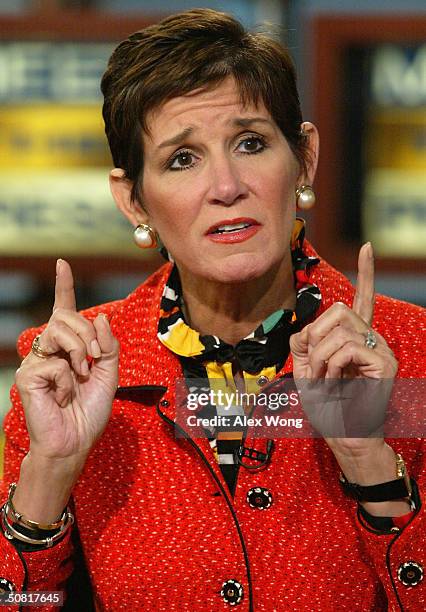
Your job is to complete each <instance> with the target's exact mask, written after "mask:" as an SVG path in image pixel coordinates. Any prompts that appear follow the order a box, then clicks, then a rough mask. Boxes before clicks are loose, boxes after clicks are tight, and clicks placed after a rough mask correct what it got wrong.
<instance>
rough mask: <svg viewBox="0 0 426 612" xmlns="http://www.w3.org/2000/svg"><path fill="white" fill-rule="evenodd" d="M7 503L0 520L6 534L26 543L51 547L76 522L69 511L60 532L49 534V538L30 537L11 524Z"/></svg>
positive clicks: (11, 538) (9, 537)
mask: <svg viewBox="0 0 426 612" xmlns="http://www.w3.org/2000/svg"><path fill="white" fill-rule="evenodd" d="M6 507H7V504H6V505H5V506H4V507H3V509H2V511H1V513H0V521H1V526H2V530H3V533H4V536H5V537H6V538H7V539H8V540H13V539H16V540H19V541H20V542H25V544H35V545H36V546H42V547H45V548H51V547H52V546H53V545H54V544H55V543H56V542H57V541H58V540H61V539H62V538H63V536H64V535H65V533H66V532H67V531H68V529H69V528H70V527H71V525H72V524H73V523H74V516H73V515H72V514H71V512H67V520H66V522H65V523H64V525H63V526H62V527H61V528H60V530H59V531H58V533H55V534H53V535H52V536H48V537H47V538H43V539H41V540H36V539H35V538H30V537H28V536H26V535H24V534H23V533H21V532H20V531H17V530H16V529H15V528H14V527H13V525H11V524H10V523H9V521H8V519H7V512H6Z"/></svg>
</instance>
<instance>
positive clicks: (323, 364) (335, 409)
mask: <svg viewBox="0 0 426 612" xmlns="http://www.w3.org/2000/svg"><path fill="white" fill-rule="evenodd" d="M373 309H374V257H373V252H372V247H371V245H370V244H365V245H364V246H363V247H362V248H361V250H360V254H359V259H358V278H357V284H356V292H355V297H354V301H353V305H352V308H349V307H348V306H346V305H344V304H342V303H339V302H337V303H335V304H333V306H331V307H330V308H329V309H328V310H326V311H325V312H324V313H323V314H322V315H321V316H319V317H318V319H316V320H315V321H314V322H313V323H311V324H309V325H307V326H306V327H305V328H304V329H303V330H302V331H301V332H300V333H297V334H294V335H293V336H291V339H290V347H291V352H292V355H293V362H294V368H293V374H294V378H295V381H296V384H297V386H298V388H299V391H300V390H301V401H302V405H303V408H304V410H305V412H306V414H307V415H308V416H309V418H310V420H311V421H312V423H313V425H314V426H315V428H316V429H318V430H319V431H320V433H322V434H323V435H324V436H325V437H326V438H327V442H328V444H329V445H330V446H331V448H332V449H333V451H343V452H347V451H351V450H353V451H356V452H357V453H359V452H368V450H369V447H371V444H372V441H371V439H370V440H369V439H368V438H369V436H372V437H373V434H374V433H375V431H380V427H381V425H383V420H384V415H385V412H386V406H387V403H388V400H389V394H390V391H391V388H392V384H391V383H392V380H393V378H394V377H395V375H396V372H397V369H398V364H397V362H396V359H395V357H394V355H393V353H392V351H391V349H390V348H389V347H388V345H387V343H386V341H385V340H384V338H383V337H382V336H381V335H380V334H378V333H377V332H373V335H372V332H371V330H370V325H371V321H372V318H373ZM367 334H369V336H370V338H371V340H372V343H373V344H374V343H375V346H374V347H372V346H371V345H370V346H368V342H367V343H366V340H367ZM342 379H343V380H344V381H345V382H343V381H342ZM348 379H349V380H352V381H353V384H352V385H351V384H348V383H349V380H348ZM339 381H342V382H341V383H340V382H339ZM389 383H390V384H389ZM339 394H340V395H339ZM351 394H352V395H353V397H351ZM345 432H349V433H347V435H345ZM335 436H336V437H335ZM376 442H377V438H376Z"/></svg>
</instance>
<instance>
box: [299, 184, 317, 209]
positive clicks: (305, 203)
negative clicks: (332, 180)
mask: <svg viewBox="0 0 426 612" xmlns="http://www.w3.org/2000/svg"><path fill="white" fill-rule="evenodd" d="M314 204H315V192H314V190H313V189H312V187H311V186H310V185H301V186H300V187H298V188H297V189H296V205H297V208H300V209H301V210H309V209H310V208H312V207H313V206H314Z"/></svg>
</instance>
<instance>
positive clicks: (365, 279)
mask: <svg viewBox="0 0 426 612" xmlns="http://www.w3.org/2000/svg"><path fill="white" fill-rule="evenodd" d="M352 310H353V311H354V312H355V313H356V314H357V315H358V316H360V317H361V319H364V321H365V322H366V323H367V325H368V326H370V325H371V321H372V320H373V311H374V254H373V247H372V246H371V243H370V242H367V243H366V244H364V245H363V246H362V247H361V249H360V251H359V256H358V276H357V279H356V288H355V296H354V301H353V304H352Z"/></svg>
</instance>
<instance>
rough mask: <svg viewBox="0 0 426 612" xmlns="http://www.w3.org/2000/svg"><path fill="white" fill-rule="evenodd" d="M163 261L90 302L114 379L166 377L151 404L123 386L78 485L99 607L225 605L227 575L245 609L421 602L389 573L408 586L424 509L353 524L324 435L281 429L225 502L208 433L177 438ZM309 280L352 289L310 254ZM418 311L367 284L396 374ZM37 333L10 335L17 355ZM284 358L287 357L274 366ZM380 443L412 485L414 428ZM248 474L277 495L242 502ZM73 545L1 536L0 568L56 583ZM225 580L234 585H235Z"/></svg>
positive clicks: (423, 562) (406, 360) (15, 428)
mask: <svg viewBox="0 0 426 612" xmlns="http://www.w3.org/2000/svg"><path fill="white" fill-rule="evenodd" d="M309 253H310V254H311V253H313V251H311V250H309ZM169 269H170V268H169V265H166V266H164V267H163V268H162V269H161V270H159V271H158V272H157V273H155V274H154V275H153V276H152V277H150V278H149V279H148V280H147V281H146V282H145V283H144V284H143V285H142V286H141V287H139V288H138V289H136V290H135V291H134V292H133V293H132V294H131V295H130V296H129V297H128V298H126V299H124V300H122V301H118V302H114V303H111V304H106V305H103V306H100V307H97V308H93V309H90V310H88V311H87V312H86V313H85V316H87V317H88V318H89V319H93V318H94V317H95V316H96V315H97V313H98V312H104V313H106V314H107V316H108V317H109V318H110V320H111V326H112V330H113V333H114V334H115V335H116V337H117V338H118V340H119V341H120V344H121V360H120V386H121V387H138V386H142V385H161V386H164V387H167V391H166V392H165V395H164V396H163V398H162V400H161V402H160V403H159V404H158V406H156V405H155V401H154V399H153V397H152V394H151V393H150V392H149V389H145V391H144V389H133V391H132V390H130V391H129V390H127V392H126V391H122V392H121V393H122V394H126V393H127V396H126V397H124V398H123V395H122V397H121V399H116V400H115V401H114V405H113V412H112V416H111V419H110V421H109V424H108V426H107V428H106V430H105V432H104V434H103V436H102V437H101V439H100V440H99V442H98V444H97V445H96V447H95V448H94V449H93V451H92V453H91V455H90V457H89V460H88V462H87V464H86V466H85V469H84V472H83V473H82V475H81V477H80V479H79V481H78V483H77V485H76V486H75V488H74V491H73V503H74V509H75V516H76V521H77V525H78V529H79V534H80V538H81V543H82V549H83V551H84V557H85V560H86V563H87V567H88V571H89V575H90V579H91V583H92V585H93V590H94V596H95V601H96V604H97V606H98V608H99V609H101V610H108V611H111V610H113V611H117V610H144V611H154V610H155V611H158V610H167V611H169V610H175V611H180V610H189V609H193V610H196V611H198V610H212V611H213V610H215V611H222V610H223V611H226V610H229V609H230V603H227V602H226V601H225V599H224V597H223V593H222V594H221V590H222V586H223V584H224V583H225V582H227V581H228V580H230V579H231V580H235V581H237V582H238V583H240V585H241V587H242V592H243V596H242V600H241V602H240V603H239V604H237V605H236V606H235V607H236V608H238V609H240V610H246V611H247V610H255V611H256V612H257V611H259V612H260V611H272V610H280V611H281V610H284V611H285V610H297V611H309V612H311V611H313V610H315V611H316V612H321V611H324V612H329V611H336V612H337V611H339V612H341V611H344V610H348V611H349V610H350V611H353V610H360V611H371V612H373V611H374V612H377V611H379V610H387V609H389V610H404V611H407V612H408V611H409V612H414V611H418V612H420V611H423V610H425V609H426V580H421V581H420V582H419V583H418V584H417V585H416V586H405V585H404V584H403V583H402V582H401V579H400V578H402V579H403V580H405V582H407V580H408V582H407V584H409V582H410V580H411V582H413V581H414V582H415V580H413V578H412V573H411V574H410V567H411V566H403V564H404V563H406V562H413V561H414V562H415V563H416V564H418V565H419V566H420V567H425V566H426V545H425V534H426V515H425V510H424V507H421V508H420V509H419V511H418V513H417V514H416V516H415V517H414V518H413V519H412V520H411V522H410V523H409V524H408V525H407V526H406V527H404V528H402V529H401V530H400V531H394V532H391V533H381V532H375V531H374V530H373V529H372V528H368V527H366V526H364V525H362V524H361V523H360V520H359V519H358V518H357V512H356V503H355V502H354V501H352V500H350V499H348V498H347V497H345V495H344V494H343V492H342V490H341V488H340V485H339V482H338V473H339V469H338V466H337V463H336V461H335V459H334V457H333V455H332V453H331V451H330V450H329V448H328V446H327V445H326V443H325V442H324V441H323V440H321V439H279V440H276V441H275V449H274V452H273V455H272V460H271V462H270V464H269V465H268V467H267V468H266V469H265V470H263V471H260V472H251V471H249V470H245V469H240V472H239V476H238V483H237V487H236V493H235V497H234V499H232V498H230V497H229V496H228V495H227V488H226V485H225V482H224V480H223V477H222V475H221V471H220V469H219V466H218V464H217V463H216V461H215V459H214V457H213V455H212V451H211V449H210V447H209V444H208V441H207V440H196V441H195V442H194V443H192V444H191V442H189V441H188V440H184V439H176V438H175V435H174V432H173V427H172V424H171V423H172V422H173V419H174V414H175V403H174V381H175V379H176V378H177V377H180V376H181V369H180V364H179V362H178V360H177V359H176V357H175V356H174V355H173V354H171V353H170V352H169V351H168V349H167V348H165V347H164V346H163V345H162V344H161V343H160V342H159V340H158V339H157V335H156V334H157V321H158V309H159V302H160V296H161V293H162V289H163V286H164V282H165V280H166V277H167V275H168V272H169ZM312 279H313V282H315V283H316V284H317V285H318V286H319V287H320V289H321V292H322V295H323V303H322V306H321V312H322V311H324V310H325V309H326V308H328V307H329V306H331V305H332V304H333V302H335V301H337V300H339V301H343V302H345V303H346V304H348V305H351V302H352V297H353V288H352V286H351V285H350V283H349V282H348V280H347V279H346V278H345V277H343V276H342V275H341V274H340V273H338V272H337V271H336V270H334V269H333V268H332V267H331V266H329V265H328V264H327V263H325V262H324V261H321V263H320V264H319V265H318V266H317V267H316V268H315V270H314V272H313V276H312ZM424 321H425V313H424V310H423V309H421V308H419V307H417V306H413V305H409V304H405V303H402V302H399V301H397V300H394V299H391V298H387V297H383V296H377V300H376V308H375V319H374V323H373V326H374V328H375V329H377V330H378V331H379V332H380V333H381V334H382V335H383V336H384V337H385V338H386V339H387V341H388V343H389V345H390V347H391V348H392V350H393V351H394V353H395V355H396V357H397V359H398V361H399V376H400V377H406V378H424V377H425V367H426V362H425V355H424V344H425V342H424V338H423V339H422V338H421V334H420V333H419V330H421V329H422V330H423V331H424V329H425V325H424ZM37 331H38V330H35V329H32V330H28V331H27V332H25V333H24V334H23V335H22V336H21V337H20V339H19V342H18V348H19V352H20V354H21V355H25V354H26V353H27V352H28V351H29V350H30V345H31V341H32V338H33V337H34V335H35V333H36V332H37ZM291 369H292V364H291V358H289V359H288V361H287V363H286V364H285V367H284V369H283V371H282V372H291ZM132 393H133V395H131V394H132ZM12 402H13V407H12V409H11V411H10V412H9V414H8V415H7V417H6V419H5V423H4V428H5V432H6V436H7V441H6V448H5V472H4V487H3V490H2V492H1V495H2V500H5V498H6V489H7V485H8V483H9V482H11V481H16V480H17V479H18V474H19V466H20V463H21V460H22V458H23V456H24V454H25V453H26V452H27V449H28V437H27V434H26V428H25V419H24V416H23V411H22V407H21V404H20V401H19V397H18V394H17V391H16V389H12ZM390 444H391V445H392V447H393V448H394V449H395V451H397V452H400V453H401V454H402V455H403V457H404V459H405V461H406V464H407V466H408V468H409V471H410V474H411V475H412V476H413V477H414V478H415V479H416V481H417V483H418V486H419V490H420V495H421V494H422V491H424V490H425V488H426V482H425V480H426V478H425V470H424V465H425V444H424V440H422V439H419V438H417V439H416V438H411V439H398V440H392V441H390ZM259 486H260V487H265V488H266V489H268V490H269V491H270V492H271V494H272V499H273V503H272V504H271V506H270V507H269V508H267V509H264V510H259V509H258V508H253V507H251V506H250V505H249V504H248V503H247V492H248V491H249V490H250V489H252V488H254V487H259ZM71 553H72V544H71V539H70V537H69V536H67V537H66V538H65V540H63V541H62V542H60V543H59V544H57V545H56V546H54V547H53V548H52V549H50V550H47V551H38V552H28V553H23V554H22V555H19V554H18V552H17V551H16V550H15V548H14V547H13V545H12V544H11V543H10V542H9V541H8V540H6V539H5V538H4V537H1V536H0V578H1V577H4V578H6V579H7V580H9V581H11V582H12V583H13V584H14V585H15V587H16V588H17V590H18V591H19V590H22V589H27V588H31V589H34V590H55V589H58V588H59V587H60V585H61V581H63V580H65V579H66V577H67V576H68V575H69V573H70V571H71V568H72V563H71V561H70V560H68V561H66V560H67V559H69V558H70V555H71ZM407 567H408V569H407ZM398 570H399V578H398ZM416 571H417V572H418V571H420V570H416ZM407 575H408V577H409V578H408V579H407ZM227 589H228V594H229V593H231V591H232V590H233V589H234V590H235V589H238V585H237V586H234V587H233V586H232V583H230V584H228V585H227ZM229 589H230V590H229ZM231 595H232V593H231ZM9 609H10V610H12V609H15V610H16V609H17V607H15V608H9ZM43 609H44V610H47V609H49V608H48V607H45V608H43Z"/></svg>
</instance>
